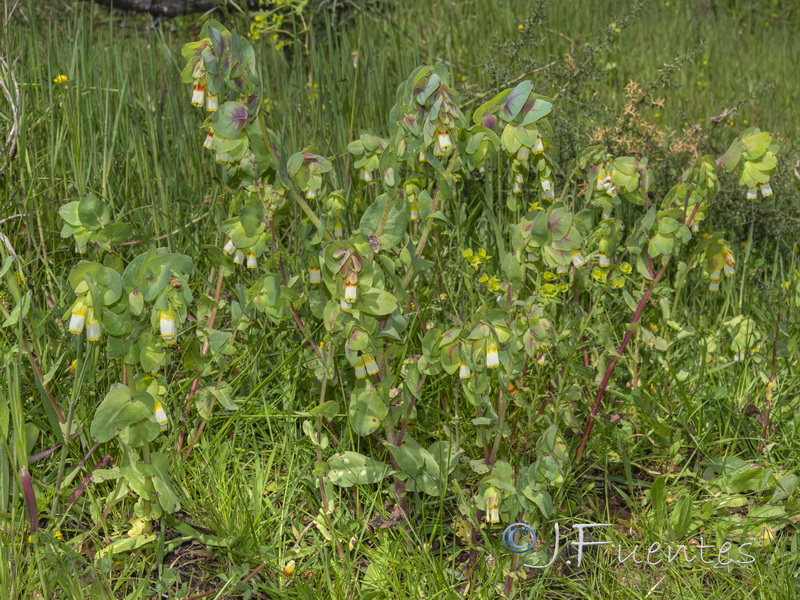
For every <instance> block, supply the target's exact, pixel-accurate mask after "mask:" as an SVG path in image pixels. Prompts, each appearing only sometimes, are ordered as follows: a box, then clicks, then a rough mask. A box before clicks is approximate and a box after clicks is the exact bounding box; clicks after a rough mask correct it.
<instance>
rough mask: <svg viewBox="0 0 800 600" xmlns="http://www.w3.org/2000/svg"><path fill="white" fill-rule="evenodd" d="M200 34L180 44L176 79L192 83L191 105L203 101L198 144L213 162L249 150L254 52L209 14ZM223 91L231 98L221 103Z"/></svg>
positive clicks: (255, 86)
mask: <svg viewBox="0 0 800 600" xmlns="http://www.w3.org/2000/svg"><path fill="white" fill-rule="evenodd" d="M200 35H201V39H200V40H198V41H197V42H190V43H188V44H186V45H184V47H183V50H182V53H183V57H184V59H186V66H185V67H184V69H183V72H182V73H181V80H182V81H183V82H184V83H189V84H191V86H192V97H191V101H192V104H193V105H194V106H197V107H202V106H203V105H204V104H205V108H206V111H207V112H208V113H210V116H209V117H208V118H206V120H205V122H204V123H203V126H204V128H205V129H207V134H206V136H205V141H204V143H203V146H204V147H206V148H208V149H210V150H214V151H215V152H216V160H217V161H218V162H221V163H233V162H238V161H240V160H242V159H243V158H244V157H245V155H246V154H247V153H248V150H249V149H250V140H249V137H248V134H249V129H250V126H251V125H252V123H253V121H254V120H255V117H256V115H257V114H258V110H259V108H260V104H261V103H260V100H259V98H258V96H257V95H256V92H257V90H259V89H260V87H261V82H260V78H259V76H258V73H257V72H256V70H255V53H254V51H253V47H252V45H251V44H250V42H249V41H247V39H245V38H244V37H242V36H240V35H238V34H236V33H231V32H230V31H228V30H227V29H226V28H225V27H223V26H222V25H221V24H220V23H219V22H217V21H214V20H213V19H209V20H208V21H206V22H205V24H204V25H203V28H202V30H201V33H200ZM226 95H233V96H234V97H236V98H237V99H236V100H228V101H226V102H221V99H224V98H225V96H226ZM239 98H243V99H244V100H239Z"/></svg>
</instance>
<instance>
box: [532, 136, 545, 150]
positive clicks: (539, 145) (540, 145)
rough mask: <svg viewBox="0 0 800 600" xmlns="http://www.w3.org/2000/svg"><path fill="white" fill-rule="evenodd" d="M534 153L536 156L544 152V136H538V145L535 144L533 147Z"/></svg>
mask: <svg viewBox="0 0 800 600" xmlns="http://www.w3.org/2000/svg"><path fill="white" fill-rule="evenodd" d="M533 151H534V152H535V153H536V154H540V153H542V152H544V143H543V142H542V136H540V135H537V136H536V144H534V146H533Z"/></svg>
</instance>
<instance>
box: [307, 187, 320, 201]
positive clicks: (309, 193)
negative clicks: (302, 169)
mask: <svg viewBox="0 0 800 600" xmlns="http://www.w3.org/2000/svg"><path fill="white" fill-rule="evenodd" d="M318 191H319V190H315V189H314V188H309V189H307V190H306V200H313V199H314V198H316V197H317V192H318Z"/></svg>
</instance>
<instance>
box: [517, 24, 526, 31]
mask: <svg viewBox="0 0 800 600" xmlns="http://www.w3.org/2000/svg"><path fill="white" fill-rule="evenodd" d="M517 29H519V30H520V31H525V25H523V24H522V23H520V24H519V25H517Z"/></svg>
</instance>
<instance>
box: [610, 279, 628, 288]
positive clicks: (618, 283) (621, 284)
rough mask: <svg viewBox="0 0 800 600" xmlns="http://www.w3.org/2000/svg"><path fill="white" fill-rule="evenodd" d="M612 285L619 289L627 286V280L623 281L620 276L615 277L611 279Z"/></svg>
mask: <svg viewBox="0 0 800 600" xmlns="http://www.w3.org/2000/svg"><path fill="white" fill-rule="evenodd" d="M611 287H613V288H615V289H619V288H621V287H625V281H623V280H622V279H620V278H619V277H615V278H614V279H612V280H611Z"/></svg>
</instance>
